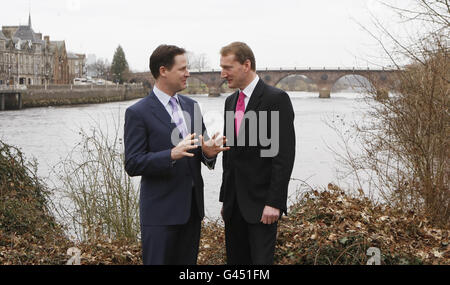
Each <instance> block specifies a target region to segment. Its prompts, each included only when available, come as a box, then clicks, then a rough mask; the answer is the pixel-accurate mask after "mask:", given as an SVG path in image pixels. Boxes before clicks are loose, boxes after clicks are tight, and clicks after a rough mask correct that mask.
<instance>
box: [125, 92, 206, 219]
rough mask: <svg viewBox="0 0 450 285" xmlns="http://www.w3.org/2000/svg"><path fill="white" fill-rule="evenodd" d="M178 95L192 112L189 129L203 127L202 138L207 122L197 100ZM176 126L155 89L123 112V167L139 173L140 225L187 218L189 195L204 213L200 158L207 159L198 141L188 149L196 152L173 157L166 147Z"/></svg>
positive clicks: (135, 174) (182, 106)
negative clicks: (174, 158) (198, 145)
mask: <svg viewBox="0 0 450 285" xmlns="http://www.w3.org/2000/svg"><path fill="white" fill-rule="evenodd" d="M178 98H179V102H180V105H181V109H182V110H183V111H185V112H188V113H189V115H190V118H187V117H186V116H185V120H186V125H187V127H188V131H189V133H192V132H196V133H197V135H199V134H203V133H205V140H206V139H207V135H206V132H205V125H204V124H203V119H202V117H201V113H200V109H199V107H198V104H197V102H196V101H194V100H192V99H190V98H188V97H186V96H183V95H178ZM194 110H195V114H196V115H197V118H196V119H194ZM198 116H200V117H198ZM194 123H195V125H194ZM194 127H195V129H194ZM175 128H176V125H175V124H174V123H173V122H171V117H170V115H169V114H168V112H167V110H166V109H165V107H164V106H163V104H161V102H160V101H159V99H158V98H157V97H156V95H155V94H154V93H153V91H152V92H151V93H150V94H149V95H148V96H146V97H144V98H143V99H141V100H139V101H138V102H137V103H135V104H134V105H132V106H130V107H128V108H127V110H126V112H125V127H124V144H125V170H126V172H127V173H128V174H129V175H130V176H142V178H141V185H140V200H139V208H140V222H141V225H144V226H154V225H179V224H185V223H186V222H187V221H188V219H189V217H190V210H191V202H192V197H193V196H194V197H195V198H196V202H197V206H198V211H199V215H200V217H201V218H203V217H204V202H203V201H204V200H203V179H202V175H201V164H200V163H201V162H203V163H205V164H206V161H205V157H204V156H203V154H202V151H201V147H198V148H197V149H195V150H192V151H190V152H192V153H194V157H184V158H182V159H180V160H177V161H175V163H172V161H171V158H170V153H171V149H172V148H173V147H174V145H173V144H172V141H171V135H172V130H174V129H175ZM214 163H215V159H214V160H213V161H212V162H211V163H210V164H209V165H208V164H207V165H208V167H210V168H213V167H214ZM192 191H194V193H192ZM193 194H194V195H193Z"/></svg>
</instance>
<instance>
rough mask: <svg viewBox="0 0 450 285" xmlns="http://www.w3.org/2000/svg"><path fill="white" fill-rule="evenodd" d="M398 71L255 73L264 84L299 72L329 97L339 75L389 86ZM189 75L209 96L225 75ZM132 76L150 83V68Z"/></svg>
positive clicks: (216, 72)
mask: <svg viewBox="0 0 450 285" xmlns="http://www.w3.org/2000/svg"><path fill="white" fill-rule="evenodd" d="M396 72H398V70H395V69H393V68H391V67H386V68H370V67H366V68H360V67H333V68H330V67H328V68H326V67H322V68H317V67H314V68H313V67H307V68H297V67H293V68H278V69H276V68H260V69H257V70H256V73H257V74H258V75H259V77H260V78H261V79H262V80H264V81H265V82H266V83H267V84H269V85H272V86H275V85H277V84H278V83H279V82H280V81H281V80H283V79H284V78H286V77H288V76H291V75H300V76H305V77H307V78H309V79H310V80H311V81H312V82H313V83H314V84H316V85H317V87H318V89H319V97H320V98H329V97H330V93H331V88H332V87H333V85H334V84H335V83H336V81H337V80H339V79H340V78H341V77H343V76H346V75H359V76H363V77H365V78H367V80H369V82H370V83H371V84H372V86H374V87H375V88H377V89H378V88H382V89H389V85H390V83H391V82H392V80H393V78H394V76H392V75H393V74H394V73H396ZM190 75H191V77H192V78H196V79H197V80H200V81H201V82H203V83H204V84H205V85H206V86H207V87H208V89H209V95H210V96H218V95H220V89H221V86H222V85H223V84H224V83H225V81H226V80H225V79H223V78H221V71H220V69H218V70H216V69H209V70H190ZM135 76H136V77H138V78H141V79H142V80H146V81H149V82H150V83H151V85H154V82H155V80H154V79H153V77H152V76H151V73H150V72H143V73H136V74H135Z"/></svg>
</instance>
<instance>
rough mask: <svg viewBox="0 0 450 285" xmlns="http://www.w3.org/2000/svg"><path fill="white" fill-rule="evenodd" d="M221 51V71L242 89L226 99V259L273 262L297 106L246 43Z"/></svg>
mask: <svg viewBox="0 0 450 285" xmlns="http://www.w3.org/2000/svg"><path fill="white" fill-rule="evenodd" d="M220 53H221V58H220V66H221V67H222V74H221V75H222V77H223V78H225V79H226V80H227V82H228V86H229V87H230V88H238V89H239V90H238V91H236V92H235V93H233V94H232V95H230V96H229V97H228V98H227V99H226V101H225V128H224V136H226V137H227V143H226V146H228V147H231V149H230V150H229V151H227V152H224V153H223V177H222V186H221V189H220V201H221V202H223V206H222V217H223V219H224V221H225V241H226V251H227V263H228V264H273V256H274V250H275V241H276V234H277V225H278V224H277V221H278V219H279V218H280V217H281V215H282V213H285V214H287V205H286V203H287V192H288V184H289V180H290V176H291V173H292V168H293V165H294V157H295V131H294V111H293V108H292V104H291V101H290V98H289V96H288V94H287V93H286V92H284V91H282V90H280V89H277V88H275V87H272V86H269V85H267V84H265V83H264V82H263V81H262V80H261V79H259V77H258V76H257V74H256V72H255V71H256V63H255V57H254V55H253V52H252V50H251V49H250V47H248V46H247V45H246V44H245V43H241V42H234V43H231V44H230V45H228V46H225V47H223V48H222V50H221V52H220ZM269 137H270V141H271V143H270V145H268V144H267V138H269Z"/></svg>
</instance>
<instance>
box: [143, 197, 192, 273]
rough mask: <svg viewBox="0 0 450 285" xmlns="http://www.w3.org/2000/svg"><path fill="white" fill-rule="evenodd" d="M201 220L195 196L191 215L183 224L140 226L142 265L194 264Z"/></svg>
mask: <svg viewBox="0 0 450 285" xmlns="http://www.w3.org/2000/svg"><path fill="white" fill-rule="evenodd" d="M200 228H201V220H200V216H199V214H198V210H197V203H196V202H195V196H194V195H193V197H192V205H191V215H190V217H189V220H188V222H187V223H186V224H184V225H169V226H141V239H142V258H143V261H144V265H195V264H197V256H198V246H199V242H200Z"/></svg>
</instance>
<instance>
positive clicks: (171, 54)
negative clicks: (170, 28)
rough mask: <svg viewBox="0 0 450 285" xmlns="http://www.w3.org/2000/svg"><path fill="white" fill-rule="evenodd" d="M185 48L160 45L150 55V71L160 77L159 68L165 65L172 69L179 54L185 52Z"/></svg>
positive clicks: (155, 76)
mask: <svg viewBox="0 0 450 285" xmlns="http://www.w3.org/2000/svg"><path fill="white" fill-rule="evenodd" d="M185 53H186V51H185V50H184V48H180V47H177V46H173V45H160V46H159V47H157V48H156V49H155V50H154V51H153V53H152V55H151V56H150V63H149V66H150V71H151V72H152V75H153V77H154V78H155V79H157V78H158V77H159V68H160V67H161V66H165V67H166V68H167V69H169V70H170V69H172V67H173V65H174V63H175V61H174V58H175V56H177V55H180V54H185Z"/></svg>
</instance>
